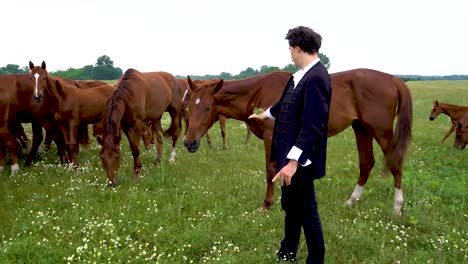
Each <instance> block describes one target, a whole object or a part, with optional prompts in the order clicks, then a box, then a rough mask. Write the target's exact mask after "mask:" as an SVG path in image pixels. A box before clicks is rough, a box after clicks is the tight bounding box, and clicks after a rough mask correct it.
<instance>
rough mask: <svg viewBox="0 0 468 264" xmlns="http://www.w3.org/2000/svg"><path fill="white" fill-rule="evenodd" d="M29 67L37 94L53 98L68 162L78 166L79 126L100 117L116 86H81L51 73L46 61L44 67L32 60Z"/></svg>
mask: <svg viewBox="0 0 468 264" xmlns="http://www.w3.org/2000/svg"><path fill="white" fill-rule="evenodd" d="M29 66H30V68H31V71H30V74H31V76H33V77H34V78H35V89H34V97H35V98H36V99H38V98H41V97H44V98H45V99H47V100H49V101H50V105H49V107H51V108H52V109H53V112H54V121H55V122H56V124H57V126H58V128H59V129H60V131H61V133H62V135H63V137H64V141H65V149H66V152H67V156H68V157H67V158H68V160H67V161H68V162H70V163H72V164H73V166H74V167H75V168H77V167H78V163H77V160H76V153H77V133H78V126H79V125H80V124H93V123H97V122H99V121H100V120H101V118H102V113H103V111H104V108H105V104H106V101H107V99H108V98H109V97H110V95H111V94H112V93H113V92H114V87H112V86H110V85H102V86H98V87H95V88H90V89H79V88H77V87H76V86H73V85H68V84H65V83H63V82H62V81H60V80H59V79H56V78H55V77H53V76H51V75H49V74H48V72H47V70H46V64H45V62H42V64H41V66H34V64H33V63H32V62H30V65H29Z"/></svg>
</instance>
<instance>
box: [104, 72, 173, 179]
mask: <svg viewBox="0 0 468 264" xmlns="http://www.w3.org/2000/svg"><path fill="white" fill-rule="evenodd" d="M178 89H180V86H179V84H178V82H177V80H176V78H175V77H174V76H173V75H171V74H169V73H166V72H146V73H143V72H139V71H137V70H135V69H128V70H127V71H126V72H125V73H124V75H123V76H122V77H121V78H120V80H119V82H118V83H117V88H116V90H115V92H114V93H113V94H112V96H111V97H110V98H109V100H108V101H107V103H106V110H105V111H104V114H103V128H104V129H103V139H102V142H100V143H101V145H102V149H101V159H102V163H103V166H104V169H105V170H106V174H107V178H108V185H110V186H113V187H115V186H116V185H117V170H118V168H119V166H120V161H121V157H122V155H121V150H120V141H121V134H120V132H121V130H122V131H123V132H124V133H125V135H126V136H127V138H128V142H129V144H130V149H131V151H132V156H133V177H134V178H136V177H138V174H139V173H140V169H141V161H140V157H139V156H140V150H139V141H140V137H141V132H142V130H144V129H146V128H147V127H148V124H147V122H149V121H152V122H153V123H155V124H158V122H160V120H161V117H162V115H163V113H164V112H166V111H168V112H169V114H170V116H171V125H170V127H169V128H168V129H167V130H166V131H164V134H165V135H166V136H167V135H171V136H172V153H171V158H170V160H174V157H175V146H176V142H177V139H178V137H179V131H180V121H181V120H180V111H181V107H182V96H181V95H180V94H179V92H177V91H178ZM158 159H159V160H160V159H161V157H158Z"/></svg>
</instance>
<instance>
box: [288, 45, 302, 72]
mask: <svg viewBox="0 0 468 264" xmlns="http://www.w3.org/2000/svg"><path fill="white" fill-rule="evenodd" d="M289 52H291V60H292V61H293V62H294V64H295V65H296V67H299V66H298V65H299V61H298V60H299V52H300V48H299V47H298V46H297V47H291V46H289Z"/></svg>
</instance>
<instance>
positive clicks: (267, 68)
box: [260, 65, 280, 73]
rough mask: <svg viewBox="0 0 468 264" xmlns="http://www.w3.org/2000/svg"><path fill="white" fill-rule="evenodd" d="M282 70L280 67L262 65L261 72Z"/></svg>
mask: <svg viewBox="0 0 468 264" xmlns="http://www.w3.org/2000/svg"><path fill="white" fill-rule="evenodd" d="M276 71H280V68H279V67H276V66H267V65H263V66H261V67H260V73H270V72H276Z"/></svg>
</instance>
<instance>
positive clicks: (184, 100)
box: [177, 77, 252, 149]
mask: <svg viewBox="0 0 468 264" xmlns="http://www.w3.org/2000/svg"><path fill="white" fill-rule="evenodd" d="M188 78H189V77H188ZM177 80H178V81H179V83H180V84H181V85H182V87H185V88H186V90H185V93H184V97H183V98H182V105H183V108H184V109H186V115H187V119H188V116H189V114H190V109H188V104H189V102H190V98H191V96H192V89H191V88H190V86H189V84H188V81H187V79H177ZM219 80H220V79H212V80H192V82H194V83H196V84H197V85H203V84H209V83H216V82H219ZM216 118H217V120H218V121H219V126H220V128H221V137H222V138H223V149H228V145H227V141H226V135H227V134H226V119H227V117H226V116H224V115H217V116H216ZM188 123H189V120H186V122H185V125H186V126H185V135H186V134H187V128H188ZM246 127H247V136H246V138H245V145H248V144H249V143H250V136H251V135H252V131H250V129H249V126H248V124H246ZM205 136H206V140H207V142H208V146H209V147H210V148H213V143H212V141H211V136H210V134H209V133H208V130H207V131H206V134H205Z"/></svg>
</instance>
